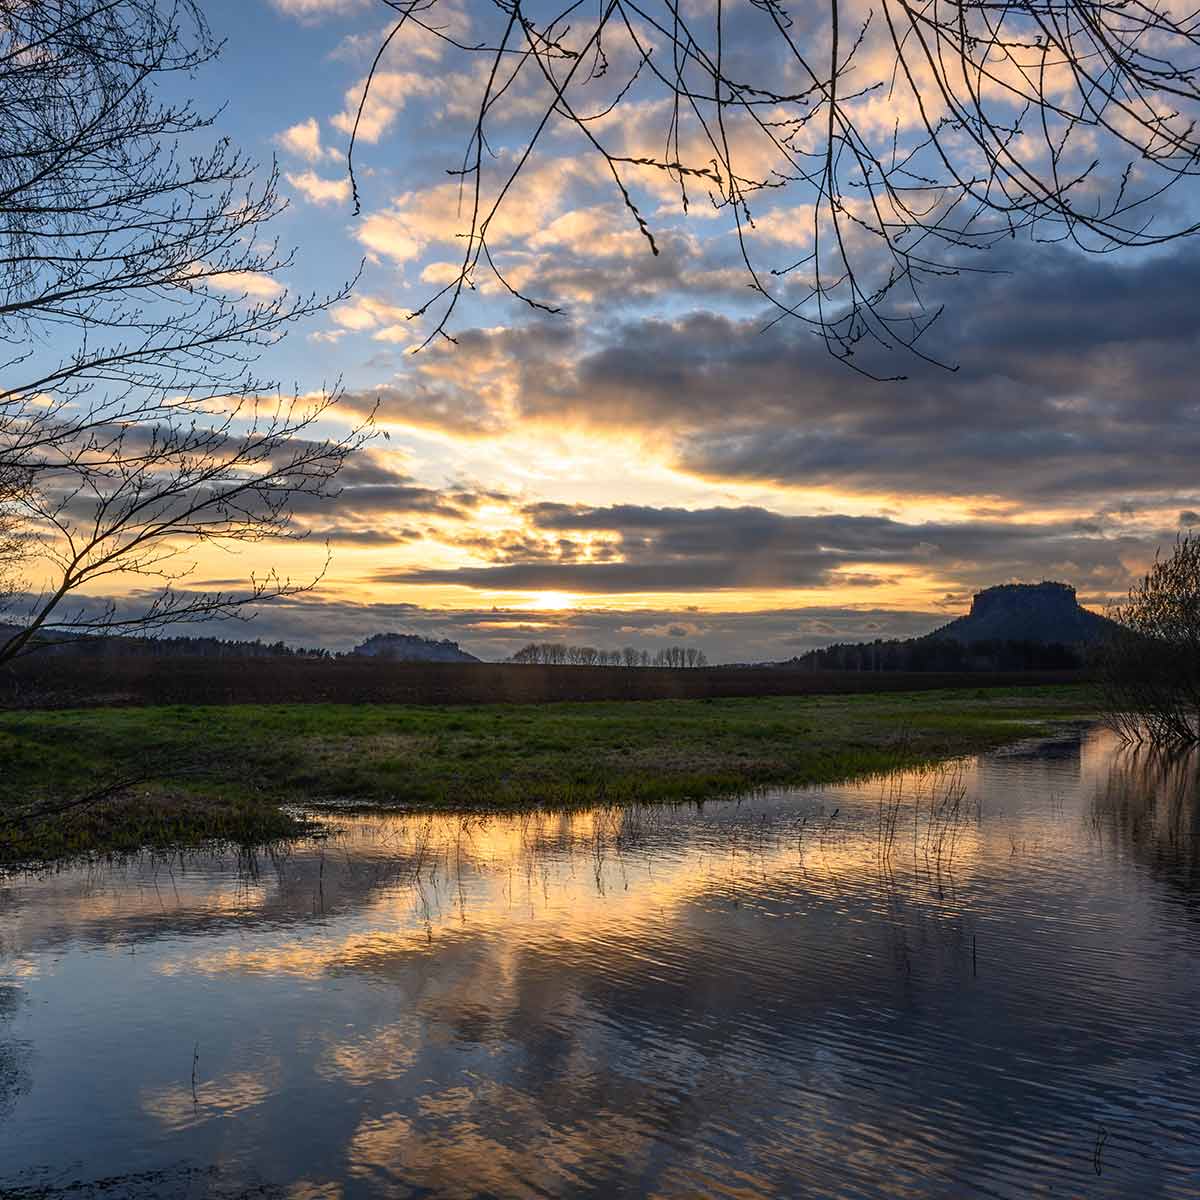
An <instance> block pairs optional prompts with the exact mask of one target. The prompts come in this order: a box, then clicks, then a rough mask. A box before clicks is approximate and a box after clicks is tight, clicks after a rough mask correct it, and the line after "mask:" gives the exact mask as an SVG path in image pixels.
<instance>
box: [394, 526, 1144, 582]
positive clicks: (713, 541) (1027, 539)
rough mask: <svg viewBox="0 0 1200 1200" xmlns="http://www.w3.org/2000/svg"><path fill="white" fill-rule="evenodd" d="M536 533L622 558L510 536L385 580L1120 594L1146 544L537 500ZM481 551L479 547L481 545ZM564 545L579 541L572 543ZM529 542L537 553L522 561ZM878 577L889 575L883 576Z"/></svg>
mask: <svg viewBox="0 0 1200 1200" xmlns="http://www.w3.org/2000/svg"><path fill="white" fill-rule="evenodd" d="M524 512H525V516H526V518H527V519H528V520H529V521H530V523H531V525H532V526H533V527H534V529H535V531H539V532H546V533H547V534H549V535H550V537H551V538H558V539H559V540H558V541H557V542H555V543H553V544H556V545H558V546H560V547H561V546H562V545H563V544H564V540H563V539H562V537H561V535H562V534H564V533H568V532H578V533H587V534H607V535H609V536H610V537H611V538H613V539H615V541H613V542H611V543H608V544H607V545H606V549H607V551H608V552H609V553H608V556H609V557H610V558H612V557H614V556H615V555H616V553H619V555H620V561H603V562H595V561H591V560H590V558H589V557H588V551H587V549H586V545H585V543H583V542H580V543H578V552H577V554H576V556H575V557H572V556H571V555H569V554H559V555H557V556H551V555H548V554H545V553H541V552H540V548H541V547H542V546H544V545H546V544H549V541H550V539H548V540H547V542H536V541H534V542H530V541H529V540H528V539H526V540H525V541H524V542H520V541H518V542H513V541H512V540H509V539H505V540H503V541H502V542H499V543H498V545H497V549H496V550H495V551H494V552H493V553H492V554H490V555H489V556H490V557H492V558H493V561H494V565H489V566H479V567H460V568H433V569H425V570H413V571H396V572H384V573H382V574H380V575H379V576H378V577H377V578H378V580H379V582H382V583H389V584H394V583H404V584H442V585H445V584H455V585H459V586H463V587H469V588H486V589H489V590H493V591H567V592H578V593H583V594H605V593H636V592H678V591H695V592H702V591H712V590H721V589H756V588H757V589H763V588H792V587H816V586H824V585H829V584H836V583H839V582H840V583H843V584H846V583H849V582H850V579H849V577H847V576H845V575H841V574H839V572H841V571H842V570H843V569H844V568H853V567H855V566H856V565H858V564H865V563H869V564H872V565H873V566H876V567H878V566H879V565H881V564H882V565H883V566H885V567H886V566H894V567H896V568H912V567H917V568H920V569H921V570H922V571H925V572H932V573H936V574H937V576H938V577H940V578H947V579H950V580H953V581H955V582H958V583H960V584H961V585H962V586H965V587H968V588H970V587H974V586H976V585H978V584H981V583H982V582H985V581H990V582H997V581H1001V580H1004V579H1009V578H1025V579H1029V578H1043V577H1047V576H1051V577H1058V578H1065V579H1067V580H1069V581H1071V582H1073V583H1076V584H1078V585H1079V586H1081V587H1082V588H1084V589H1087V588H1097V589H1104V588H1110V587H1114V586H1120V585H1121V583H1122V582H1123V581H1124V579H1125V577H1126V567H1125V565H1124V563H1123V561H1122V557H1123V555H1129V554H1134V555H1140V554H1144V553H1145V552H1146V549H1147V545H1148V543H1147V542H1145V541H1144V540H1142V539H1141V538H1137V537H1134V536H1132V535H1129V534H1124V533H1120V532H1114V533H1111V534H1108V535H1096V534H1093V533H1090V532H1086V531H1084V530H1081V529H1080V528H1079V526H1078V524H1077V523H1076V522H1072V521H1068V522H1061V523H1055V524H1044V525H1024V524H1018V523H1015V522H1000V521H975V522H957V523H935V522H927V523H923V524H906V523H904V522H900V521H895V520H892V519H891V518H889V517H850V516H841V515H833V516H785V515H783V514H780V513H776V512H771V511H770V510H768V509H764V508H756V507H744V508H709V509H683V508H654V507H650V506H647V505H613V506H610V507H599V508H597V507H588V506H583V505H565V504H535V505H531V506H529V507H527V508H526V509H525V510H524ZM475 544H476V546H477V548H479V549H480V550H481V551H482V552H484V553H485V554H486V553H487V549H486V546H485V545H484V542H483V540H481V539H476V542H475ZM565 544H567V545H575V543H573V542H571V541H570V540H569V539H567V540H566V541H565ZM523 545H530V546H532V547H533V549H532V550H531V551H530V552H528V553H524V552H523V551H522V549H521V547H522V546H523ZM871 576H872V579H873V580H876V581H879V580H880V579H885V578H886V576H881V574H880V572H879V571H878V570H876V571H874V572H872V573H871Z"/></svg>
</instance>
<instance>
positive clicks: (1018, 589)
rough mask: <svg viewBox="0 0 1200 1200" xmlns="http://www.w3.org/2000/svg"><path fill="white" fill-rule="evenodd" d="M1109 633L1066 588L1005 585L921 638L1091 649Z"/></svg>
mask: <svg viewBox="0 0 1200 1200" xmlns="http://www.w3.org/2000/svg"><path fill="white" fill-rule="evenodd" d="M1113 628H1115V626H1114V624H1113V622H1112V621H1110V620H1109V619H1108V618H1107V617H1102V616H1100V614H1099V613H1094V612H1089V611H1088V610H1087V609H1086V608H1083V607H1081V606H1080V604H1079V601H1078V600H1076V598H1075V589H1074V588H1073V587H1072V586H1071V585H1070V584H1069V583H1051V582H1043V583H1005V584H1001V585H1000V586H999V587H990V588H985V589H984V590H983V591H982V592H976V593H975V595H974V597H972V600H971V611H970V612H969V613H968V614H967V615H966V616H965V617H958V618H957V619H956V620H954V621H951V622H950V623H949V624H948V625H943V626H942V627H941V628H940V629H935V630H934V631H933V632H932V633H928V634H926V635H925V636H926V638H949V639H951V640H952V641H956V642H961V643H963V645H966V646H971V645H974V644H975V643H977V642H1037V643H1040V644H1041V645H1043V646H1052V645H1060V646H1093V645H1095V644H1096V643H1097V642H1100V641H1103V640H1104V638H1105V637H1106V636H1107V635H1108V633H1109V631H1110V630H1112V629H1113Z"/></svg>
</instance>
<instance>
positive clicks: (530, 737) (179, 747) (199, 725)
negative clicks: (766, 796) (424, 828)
mask: <svg viewBox="0 0 1200 1200" xmlns="http://www.w3.org/2000/svg"><path fill="white" fill-rule="evenodd" d="M1095 711H1096V701H1095V698H1094V696H1093V695H1092V694H1091V692H1090V690H1089V689H1086V688H1083V687H1079V686H1058V687H1039V688H1013V689H997V690H992V689H989V690H986V691H985V690H982V689H981V690H979V691H961V690H960V691H945V692H913V693H897V694H891V695H886V694H878V695H855V696H787V697H766V698H749V699H747V698H737V699H722V700H675V701H672V700H661V701H613V702H603V703H586V704H583V703H570V704H544V705H512V706H506V705H488V706H480V707H475V708H457V707H456V708H441V707H439V708H434V707H417V706H407V705H332V704H331V705H270V706H252V705H238V706H229V707H211V708H200V707H170V708H113V709H81V710H69V711H45V712H37V711H35V712H10V713H3V714H0V762H3V764H4V770H3V773H2V776H0V861H9V862H12V861H17V860H27V859H41V860H48V859H53V858H58V857H62V856H67V855H73V854H77V853H85V852H98V851H99V852H107V851H119V850H130V849H134V848H136V847H138V846H143V845H154V846H168V845H180V844H187V843H191V842H195V841H198V840H205V839H209V838H220V839H225V840H233V841H264V840H270V839H273V838H277V837H283V836H286V835H288V834H289V833H294V832H297V831H298V829H299V828H300V824H299V822H298V821H297V819H296V818H295V817H293V816H290V815H289V814H288V813H287V812H286V811H285V810H284V809H283V808H282V807H281V806H282V805H288V804H302V805H305V806H318V805H323V804H328V805H339V804H340V805H344V804H352V805H355V806H370V807H375V806H383V807H389V808H443V809H444V808H512V807H522V806H524V807H531V806H538V805H549V806H556V807H559V806H561V807H570V806H577V805H584V804H590V803H595V802H605V803H614V802H617V803H633V802H640V803H649V802H688V801H700V800H705V799H710V798H714V797H718V796H723V795H729V794H732V793H736V792H742V791H746V790H749V789H752V788H755V787H761V786H765V785H770V784H819V783H832V782H836V781H839V780H845V779H849V778H853V777H857V776H864V775H871V774H874V773H878V772H884V771H888V770H892V769H895V768H898V767H908V766H915V765H918V764H921V763H925V762H930V761H934V760H936V759H939V758H945V757H948V756H951V755H956V754H963V753H968V752H971V751H976V750H982V749H987V748H989V747H992V746H996V745H999V744H1001V743H1003V742H1006V741H1011V740H1013V739H1015V738H1019V737H1026V736H1031V735H1036V734H1041V733H1046V732H1049V731H1051V730H1052V729H1053V728H1054V725H1055V723H1057V722H1061V721H1063V720H1067V719H1071V718H1080V717H1088V716H1091V715H1094V714H1095ZM129 778H136V779H137V782H136V784H134V785H132V786H131V787H129V788H127V789H125V790H124V791H123V792H122V793H121V794H120V795H118V796H116V797H113V798H110V799H106V800H104V801H102V802H100V803H96V804H89V805H86V806H83V807H82V808H80V809H77V810H69V811H67V812H65V813H62V814H60V815H58V816H56V817H54V818H53V819H49V820H33V821H31V820H30V819H29V818H28V816H27V815H26V816H23V817H22V816H19V814H28V813H29V812H30V810H31V809H32V810H37V809H38V808H39V806H47V805H61V804H62V803H63V802H64V801H67V802H69V801H70V799H71V798H72V797H77V796H81V795H84V794H87V793H88V792H90V791H92V790H94V789H96V788H97V787H99V786H103V785H104V784H105V783H106V782H107V781H110V780H114V779H129Z"/></svg>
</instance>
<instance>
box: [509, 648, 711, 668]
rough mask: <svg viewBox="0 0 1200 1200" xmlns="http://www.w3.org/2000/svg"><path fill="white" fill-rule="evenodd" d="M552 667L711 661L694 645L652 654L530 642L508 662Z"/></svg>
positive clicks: (688, 664)
mask: <svg viewBox="0 0 1200 1200" xmlns="http://www.w3.org/2000/svg"><path fill="white" fill-rule="evenodd" d="M508 661H509V662H514V663H540V664H542V665H545V666H551V667H563V666H571V667H707V666H708V658H707V656H706V655H705V653H704V651H703V650H698V649H696V647H694V646H664V647H663V648H662V649H660V650H657V651H655V653H654V654H651V653H650V651H649V650H638V649H637V648H636V647H634V646H625V647H623V648H622V649H620V650H597V649H596V647H595V646H568V645H566V644H565V643H563V642H530V643H529V645H527V646H522V647H521V649H520V650H518V651H517V652H516V653H515V654H514V655H512V657H511V658H510V659H509V660H508Z"/></svg>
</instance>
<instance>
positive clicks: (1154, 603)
mask: <svg viewBox="0 0 1200 1200" xmlns="http://www.w3.org/2000/svg"><path fill="white" fill-rule="evenodd" d="M1110 615H1111V616H1112V617H1113V619H1114V620H1115V621H1116V622H1117V623H1118V624H1119V625H1120V627H1121V628H1120V630H1119V631H1118V632H1117V633H1116V634H1114V635H1113V636H1112V637H1110V638H1109V640H1108V641H1107V642H1106V643H1105V644H1104V645H1103V646H1102V647H1101V650H1100V652H1099V654H1098V656H1097V666H1098V675H1099V678H1100V682H1101V686H1102V688H1103V690H1104V696H1105V702H1106V706H1107V711H1108V715H1109V720H1110V722H1111V723H1112V725H1113V726H1114V727H1115V728H1116V729H1117V730H1118V732H1120V733H1121V735H1122V736H1123V737H1125V738H1126V739H1127V740H1129V741H1133V742H1143V741H1145V742H1153V743H1156V744H1160V745H1168V744H1187V743H1193V742H1197V741H1200V534H1194V533H1187V534H1182V535H1180V536H1179V537H1178V538H1177V539H1176V542H1175V548H1174V550H1172V552H1171V553H1170V554H1169V555H1167V556H1165V557H1163V556H1162V555H1156V556H1155V560H1154V565H1153V566H1152V567H1151V568H1150V570H1149V571H1147V572H1146V574H1145V575H1144V576H1143V577H1142V579H1141V580H1140V582H1138V583H1137V584H1135V585H1134V586H1133V587H1132V588H1131V589H1130V591H1129V598H1128V600H1127V601H1126V603H1124V604H1122V605H1119V606H1118V607H1116V608H1114V609H1113V611H1112V612H1111V614H1110Z"/></svg>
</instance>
